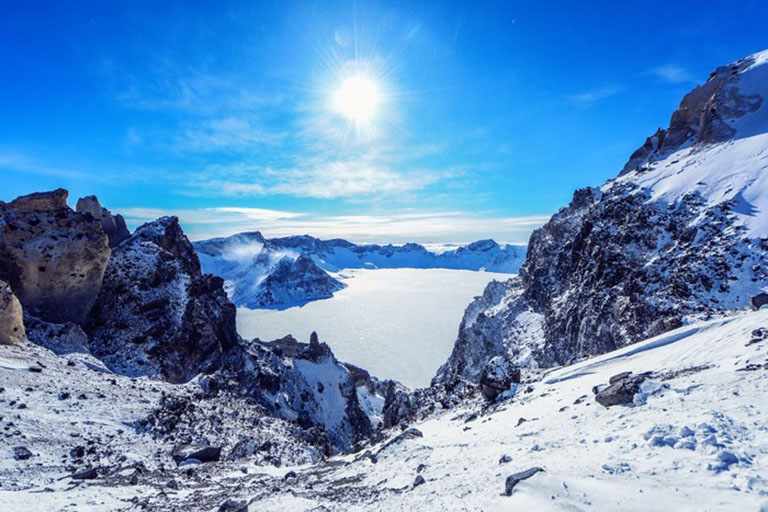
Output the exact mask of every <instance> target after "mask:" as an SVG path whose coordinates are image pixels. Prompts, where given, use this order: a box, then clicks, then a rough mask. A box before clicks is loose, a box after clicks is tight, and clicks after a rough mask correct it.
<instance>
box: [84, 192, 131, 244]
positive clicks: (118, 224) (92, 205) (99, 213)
mask: <svg viewBox="0 0 768 512" xmlns="http://www.w3.org/2000/svg"><path fill="white" fill-rule="evenodd" d="M75 210H77V212H78V213H87V214H89V215H91V217H93V218H94V219H96V220H98V221H99V222H101V227H102V229H104V232H105V233H106V234H107V236H108V237H109V246H110V247H115V246H117V245H120V242H122V241H123V240H125V239H127V238H129V237H130V236H131V233H130V232H129V231H128V227H127V226H126V224H125V219H124V218H123V216H122V215H112V213H111V212H110V211H109V210H107V209H106V208H104V207H103V206H101V204H100V203H99V200H98V199H97V198H96V196H86V197H81V198H80V199H78V200H77V206H75Z"/></svg>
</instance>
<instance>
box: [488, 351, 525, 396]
mask: <svg viewBox="0 0 768 512" xmlns="http://www.w3.org/2000/svg"><path fill="white" fill-rule="evenodd" d="M519 383H520V368H519V367H517V366H514V365H513V364H512V363H511V362H510V361H509V360H508V359H507V358H506V357H504V356H496V357H493V358H492V359H491V360H490V361H488V363H487V364H486V365H485V366H484V367H483V370H482V372H481V374H480V392H481V393H482V394H483V396H484V397H485V399H486V400H488V401H494V400H496V398H497V397H498V396H499V395H500V394H502V393H504V392H505V391H507V390H509V389H511V387H512V385H513V384H519Z"/></svg>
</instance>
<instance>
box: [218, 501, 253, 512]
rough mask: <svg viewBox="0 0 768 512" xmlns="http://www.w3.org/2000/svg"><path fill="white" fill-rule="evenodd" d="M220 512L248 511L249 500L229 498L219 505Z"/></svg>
mask: <svg viewBox="0 0 768 512" xmlns="http://www.w3.org/2000/svg"><path fill="white" fill-rule="evenodd" d="M218 512H248V502H247V501H245V500H237V499H234V498H229V499H228V500H227V501H225V502H224V503H222V504H221V506H219V509H218Z"/></svg>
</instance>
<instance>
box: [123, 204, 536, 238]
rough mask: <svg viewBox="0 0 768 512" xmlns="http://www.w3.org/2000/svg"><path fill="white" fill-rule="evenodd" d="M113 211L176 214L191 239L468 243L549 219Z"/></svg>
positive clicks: (514, 233)
mask: <svg viewBox="0 0 768 512" xmlns="http://www.w3.org/2000/svg"><path fill="white" fill-rule="evenodd" d="M115 211H116V212H119V213H122V214H123V215H124V216H125V217H126V220H127V221H128V222H129V225H131V226H133V227H135V226H136V225H138V224H141V223H144V222H147V221H150V220H153V219H155V218H158V217H161V216H163V215H175V216H177V217H179V219H180V220H181V222H182V224H183V225H184V229H185V231H186V232H187V234H188V235H189V236H190V238H192V239H194V240H200V239H204V238H211V237H216V236H228V235H231V234H234V233H238V232H243V231H256V230H258V231H261V232H263V233H264V234H265V235H266V236H270V237H275V236H289V235H296V234H311V235H314V236H318V237H321V238H334V237H342V238H346V239H349V240H351V241H354V242H380V243H385V242H392V243H403V242H408V241H416V242H469V241H473V240H476V239H478V238H485V237H489V236H490V237H493V238H495V239H496V240H500V241H506V242H512V243H525V242H526V241H527V240H528V237H529V236H530V233H531V231H533V230H534V229H535V228H537V227H539V226H541V225H542V224H544V223H545V222H546V221H547V220H548V219H549V216H548V215H530V216H522V217H509V216H507V217H504V216H494V215H491V214H490V213H488V212H485V213H483V212H480V213H478V212H465V211H437V212H416V211H399V212H395V213H391V214H378V213H375V214H362V215H318V214H309V213H299V212H289V211H280V210H269V209H259V208H239V207H219V208H202V209H176V210H162V209H154V208H115Z"/></svg>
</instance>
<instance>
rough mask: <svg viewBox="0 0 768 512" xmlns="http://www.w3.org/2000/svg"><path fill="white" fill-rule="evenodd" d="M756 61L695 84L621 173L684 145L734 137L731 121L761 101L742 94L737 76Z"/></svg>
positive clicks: (727, 68) (717, 72)
mask: <svg viewBox="0 0 768 512" xmlns="http://www.w3.org/2000/svg"><path fill="white" fill-rule="evenodd" d="M755 60H756V59H755V58H754V57H748V58H746V59H741V60H739V61H737V62H734V63H733V64H731V65H730V66H721V67H719V68H717V69H716V70H714V71H713V72H712V74H711V75H710V76H709V79H708V80H707V81H706V83H704V85H702V86H698V85H697V86H696V88H695V89H694V90H692V91H691V92H689V93H688V94H686V95H685V96H684V97H683V100H682V101H681V102H680V107H679V108H678V109H677V110H676V111H675V113H674V114H672V119H671V120H670V122H669V128H667V129H666V130H665V129H663V128H659V129H658V130H657V131H656V133H654V134H653V135H651V136H650V137H648V139H647V140H646V141H645V144H643V145H642V146H640V148H638V149H637V151H635V152H634V153H632V156H630V157H629V161H628V162H627V163H626V164H625V165H624V169H622V171H621V174H620V175H624V174H626V173H628V172H631V171H634V170H637V169H639V168H641V167H643V166H644V165H646V164H648V163H650V162H653V161H659V160H663V159H664V158H666V157H667V156H669V155H670V154H671V153H673V152H675V151H677V150H679V149H680V148H681V147H682V146H684V145H694V144H701V143H715V142H724V141H726V140H728V139H730V138H732V137H734V135H736V130H735V129H734V127H733V126H731V123H732V121H733V120H735V119H739V118H741V117H743V116H744V115H746V114H748V113H750V112H755V111H756V110H758V109H759V108H760V107H761V105H762V104H763V101H764V98H763V97H762V96H761V95H759V94H748V93H747V94H743V93H742V91H740V89H739V83H738V82H739V78H740V77H739V75H740V74H741V73H743V72H744V71H747V70H749V68H750V67H751V66H752V65H753V64H754V63H755Z"/></svg>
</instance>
